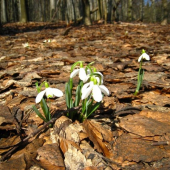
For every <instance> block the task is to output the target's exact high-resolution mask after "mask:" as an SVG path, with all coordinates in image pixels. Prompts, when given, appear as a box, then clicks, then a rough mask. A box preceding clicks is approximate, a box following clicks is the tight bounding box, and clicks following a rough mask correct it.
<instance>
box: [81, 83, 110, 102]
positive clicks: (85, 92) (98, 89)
mask: <svg viewBox="0 0 170 170" xmlns="http://www.w3.org/2000/svg"><path fill="white" fill-rule="evenodd" d="M91 93H92V96H93V99H94V100H95V101H96V102H101V101H102V99H103V95H102V93H104V94H105V95H107V96H108V95H109V94H110V93H109V90H108V89H107V87H106V86H104V85H97V84H94V82H93V81H90V82H89V83H86V84H84V86H83V87H82V96H81V99H82V100H84V99H86V98H87V97H88V96H89V95H90V94H91Z"/></svg>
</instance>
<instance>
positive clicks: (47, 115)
mask: <svg viewBox="0 0 170 170" xmlns="http://www.w3.org/2000/svg"><path fill="white" fill-rule="evenodd" d="M40 104H41V108H42V110H43V112H44V115H45V117H46V119H47V120H48V118H49V114H50V112H49V108H48V106H47V103H46V101H45V99H44V98H42V100H41V102H40Z"/></svg>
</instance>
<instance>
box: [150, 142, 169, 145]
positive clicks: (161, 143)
mask: <svg viewBox="0 0 170 170" xmlns="http://www.w3.org/2000/svg"><path fill="white" fill-rule="evenodd" d="M151 145H152V146H159V145H169V142H168V141H158V142H153V143H152V144H151Z"/></svg>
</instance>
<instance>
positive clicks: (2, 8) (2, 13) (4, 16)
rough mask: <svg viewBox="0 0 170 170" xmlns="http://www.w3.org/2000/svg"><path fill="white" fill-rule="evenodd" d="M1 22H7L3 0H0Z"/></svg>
mask: <svg viewBox="0 0 170 170" xmlns="http://www.w3.org/2000/svg"><path fill="white" fill-rule="evenodd" d="M1 22H2V23H6V22H7V16H6V6H5V0H1Z"/></svg>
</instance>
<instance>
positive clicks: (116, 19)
mask: <svg viewBox="0 0 170 170" xmlns="http://www.w3.org/2000/svg"><path fill="white" fill-rule="evenodd" d="M120 1H121V0H115V3H114V4H113V21H118V17H117V12H116V10H117V8H118V6H119V4H120Z"/></svg>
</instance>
